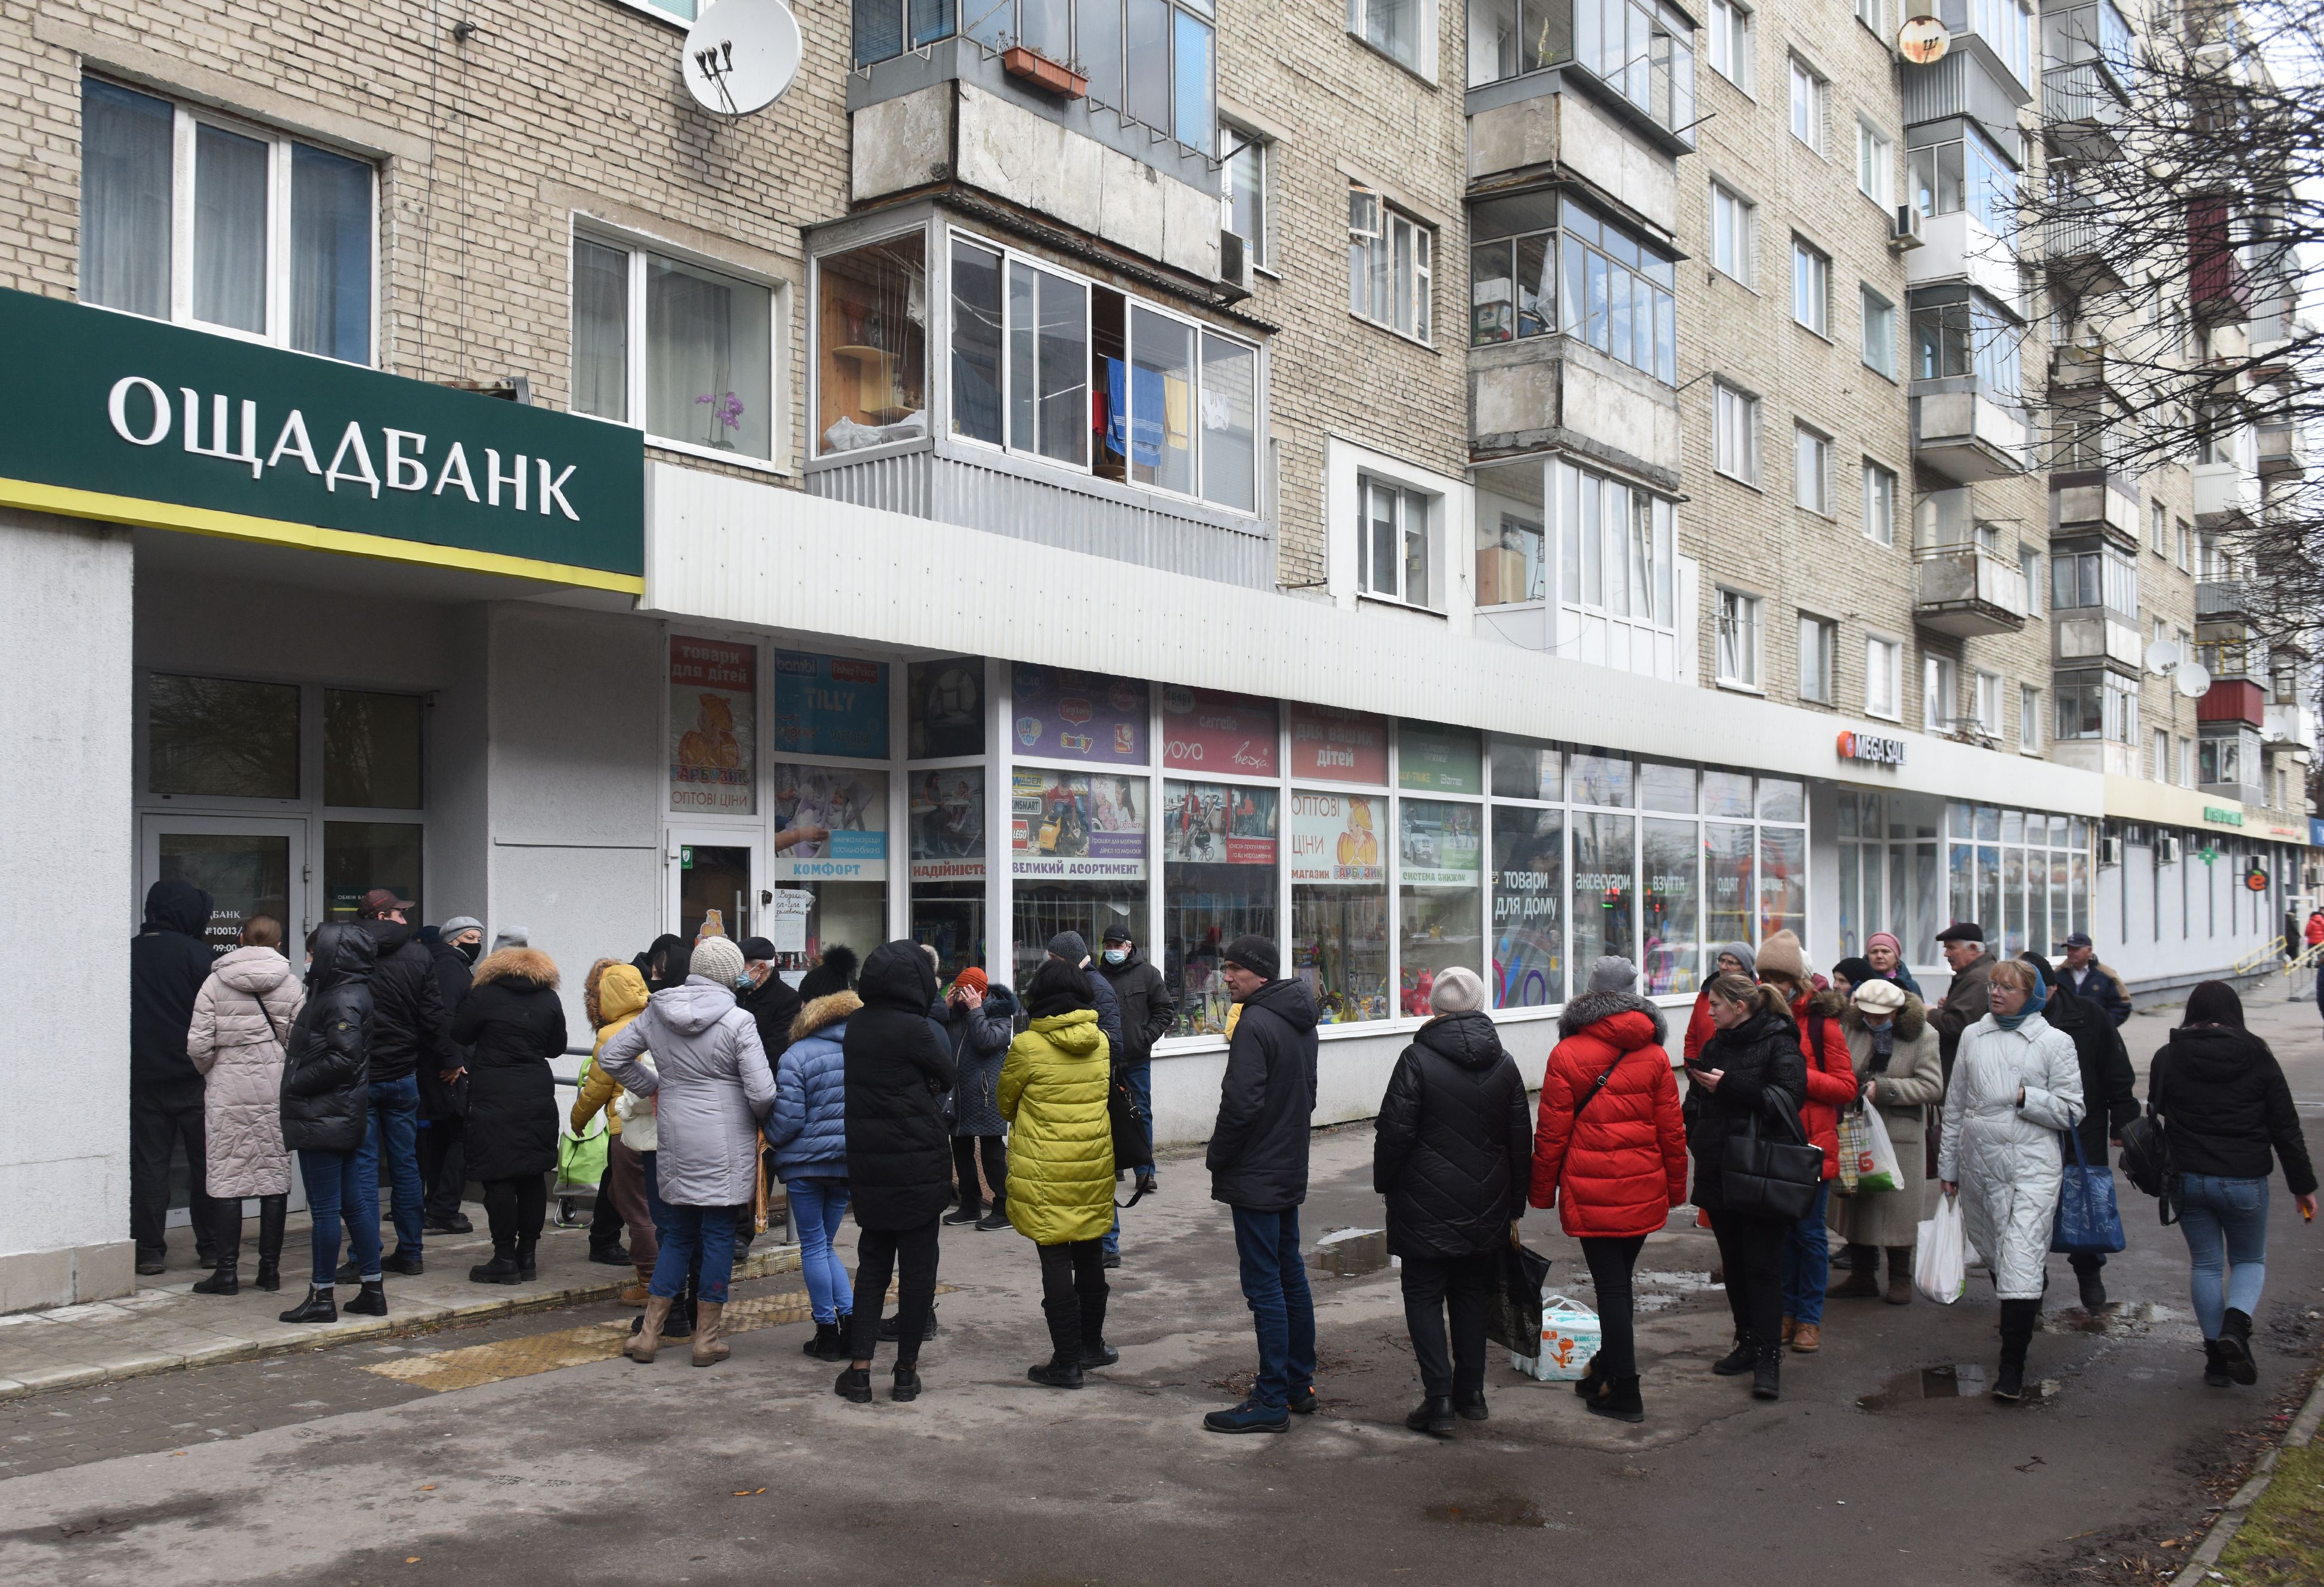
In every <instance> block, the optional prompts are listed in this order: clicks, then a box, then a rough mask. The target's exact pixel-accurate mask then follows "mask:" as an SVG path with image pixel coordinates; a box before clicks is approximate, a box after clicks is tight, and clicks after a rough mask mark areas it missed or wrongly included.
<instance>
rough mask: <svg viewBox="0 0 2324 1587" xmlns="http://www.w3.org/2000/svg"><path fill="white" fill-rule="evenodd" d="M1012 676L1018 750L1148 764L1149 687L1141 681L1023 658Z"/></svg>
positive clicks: (1066, 757)
mask: <svg viewBox="0 0 2324 1587" xmlns="http://www.w3.org/2000/svg"><path fill="white" fill-rule="evenodd" d="M1010 680H1011V681H1010V711H1011V712H1012V714H1013V715H1014V718H1015V724H1014V727H1013V729H1012V733H1013V735H1014V736H1015V738H1016V741H1017V752H1018V753H1019V754H1026V755H1039V756H1041V757H1043V758H1044V759H1048V758H1051V757H1055V758H1056V759H1058V760H1065V761H1099V762H1103V763H1107V764H1111V765H1116V766H1143V765H1145V764H1146V761H1147V750H1146V734H1147V710H1148V706H1147V687H1146V685H1145V684H1144V683H1143V682H1142V681H1140V680H1139V679H1137V678H1113V677H1110V676H1108V675H1106V674H1105V673H1102V672H1075V671H1072V670H1070V669H1063V668H1054V667H1028V666H1027V665H1025V664H1024V663H1023V662H1019V663H1018V664H1017V666H1016V667H1015V668H1013V669H1011V672H1010Z"/></svg>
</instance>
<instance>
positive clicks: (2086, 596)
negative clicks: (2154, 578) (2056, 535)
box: [2050, 546, 2138, 618]
mask: <svg viewBox="0 0 2324 1587" xmlns="http://www.w3.org/2000/svg"><path fill="white" fill-rule="evenodd" d="M2050 604H2052V605H2053V606H2056V607H2058V608H2059V609H2060V610H2061V611H2062V610H2067V609H2079V608H2083V607H2090V606H2101V605H2103V606H2105V607H2107V608H2108V609H2109V610H2112V611H2116V612H2119V613H2121V614H2123V615H2124V616H2126V617H2130V618H2135V617H2137V615H2138V562H2137V560H2136V558H2133V557H2132V556H2130V555H2129V554H2128V553H2127V552H2124V551H2117V550H2116V549H2113V548H2112V547H2110V546H2109V547H2107V549H2105V550H2102V551H2061V552H2060V553H2058V554H2057V555H2056V556H2053V557H2052V558H2050Z"/></svg>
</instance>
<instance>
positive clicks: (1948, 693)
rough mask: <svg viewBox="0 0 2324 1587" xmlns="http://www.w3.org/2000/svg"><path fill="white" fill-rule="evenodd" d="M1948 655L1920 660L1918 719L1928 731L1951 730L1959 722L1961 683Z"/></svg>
mask: <svg viewBox="0 0 2324 1587" xmlns="http://www.w3.org/2000/svg"><path fill="white" fill-rule="evenodd" d="M1955 678H1956V673H1955V670H1954V667H1953V659H1952V658H1951V657H1950V656H1924V657H1923V658H1922V660H1921V721H1922V725H1923V726H1924V727H1925V728H1927V729H1928V731H1929V732H1931V733H1950V732H1951V731H1952V730H1953V729H1954V727H1955V726H1957V725H1958V724H1959V723H1958V718H1959V715H1960V693H1959V692H1958V691H1959V689H1960V685H1959V684H1958V683H1957V682H1956V681H1955Z"/></svg>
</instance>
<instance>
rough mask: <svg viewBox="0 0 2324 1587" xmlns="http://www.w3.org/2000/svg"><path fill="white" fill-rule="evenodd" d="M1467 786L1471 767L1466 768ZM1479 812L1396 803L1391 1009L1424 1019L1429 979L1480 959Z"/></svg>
mask: <svg viewBox="0 0 2324 1587" xmlns="http://www.w3.org/2000/svg"><path fill="white" fill-rule="evenodd" d="M1468 767H1469V770H1468V775H1469V776H1470V777H1471V780H1473V779H1474V777H1475V774H1476V762H1475V761H1474V759H1473V758H1472V759H1471V761H1469V763H1468ZM1483 816H1484V810H1483V807H1480V806H1477V805H1466V804H1452V803H1448V802H1444V801H1441V800H1437V799H1402V800H1399V801H1397V856H1398V860H1399V862H1400V870H1399V879H1400V885H1399V886H1398V887H1397V957H1398V962H1399V969H1398V971H1397V976H1398V983H1399V984H1398V987H1397V1006H1398V1009H1399V1010H1400V1011H1401V1012H1402V1013H1404V1014H1406V1015H1407V1016H1409V1017H1411V1018H1414V1019H1424V1020H1425V1019H1426V1018H1427V1017H1428V1016H1429V1014H1430V1012H1431V1010H1430V1008H1429V1001H1428V1000H1429V993H1430V992H1431V991H1432V990H1433V989H1434V986H1435V984H1436V977H1437V975H1438V974H1439V973H1442V972H1443V971H1444V970H1445V969H1447V968H1449V967H1451V966H1453V965H1460V966H1462V968H1465V969H1469V970H1475V969H1477V968H1478V967H1479V965H1480V963H1481V962H1482V960H1483V957H1484V955H1483V954H1482V953H1481V952H1480V951H1479V950H1480V948H1481V947H1482V946H1483V940H1482V936H1481V933H1482V930H1483V922H1484V916H1483V892H1482V884H1483V881H1484V834H1483V832H1482V831H1481V829H1480V822H1481V821H1482V818H1483Z"/></svg>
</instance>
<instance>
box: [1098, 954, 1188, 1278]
mask: <svg viewBox="0 0 2324 1587" xmlns="http://www.w3.org/2000/svg"><path fill="white" fill-rule="evenodd" d="M1097 972H1098V974H1099V975H1100V976H1102V977H1103V978H1104V981H1105V983H1106V985H1107V987H1108V988H1109V989H1111V992H1113V999H1114V1001H1115V1002H1116V1003H1118V1004H1120V1008H1121V1047H1120V1051H1119V1052H1118V1053H1116V1054H1115V1056H1114V1060H1113V1066H1114V1068H1115V1070H1116V1071H1118V1072H1119V1073H1120V1075H1121V1076H1122V1078H1123V1079H1124V1080H1125V1081H1126V1082H1127V1083H1128V1084H1129V1086H1130V1100H1131V1101H1133V1102H1135V1103H1137V1104H1138V1112H1139V1117H1140V1118H1142V1119H1144V1120H1145V1121H1146V1128H1147V1131H1148V1140H1151V1139H1152V1132H1153V1129H1154V1069H1153V1065H1154V1044H1155V1043H1156V1042H1157V1041H1159V1040H1161V1039H1162V1038H1164V1037H1166V1036H1167V1035H1169V1034H1170V1022H1171V1021H1172V1020H1175V1019H1176V1018H1177V1016H1178V1005H1177V1004H1176V1002H1174V1001H1171V998H1170V990H1169V988H1168V987H1167V985H1166V984H1165V983H1163V980H1162V972H1161V971H1159V970H1157V969H1156V968H1155V967H1154V964H1153V961H1151V960H1150V959H1148V957H1147V956H1146V955H1144V954H1142V953H1139V951H1138V944H1137V943H1136V942H1134V941H1132V940H1131V939H1130V930H1129V927H1123V926H1109V927H1106V929H1105V942H1104V946H1103V948H1102V951H1101V952H1100V953H1099V955H1098V963H1097ZM1120 1166H1121V1167H1126V1168H1136V1169H1137V1170H1138V1188H1139V1189H1140V1190H1142V1191H1144V1192H1146V1193H1147V1194H1148V1195H1152V1194H1153V1193H1154V1191H1155V1190H1156V1188H1157V1186H1156V1184H1155V1179H1154V1165H1153V1164H1152V1163H1150V1162H1149V1163H1124V1164H1122V1165H1120ZM1119 1235H1120V1223H1119V1221H1117V1222H1116V1224H1115V1232H1114V1233H1112V1234H1109V1235H1107V1236H1106V1246H1105V1249H1106V1250H1109V1251H1111V1250H1117V1249H1119V1246H1118V1240H1119Z"/></svg>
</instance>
